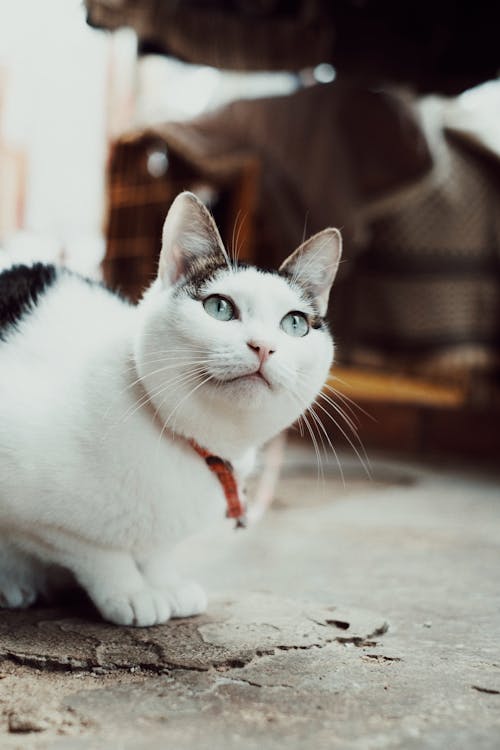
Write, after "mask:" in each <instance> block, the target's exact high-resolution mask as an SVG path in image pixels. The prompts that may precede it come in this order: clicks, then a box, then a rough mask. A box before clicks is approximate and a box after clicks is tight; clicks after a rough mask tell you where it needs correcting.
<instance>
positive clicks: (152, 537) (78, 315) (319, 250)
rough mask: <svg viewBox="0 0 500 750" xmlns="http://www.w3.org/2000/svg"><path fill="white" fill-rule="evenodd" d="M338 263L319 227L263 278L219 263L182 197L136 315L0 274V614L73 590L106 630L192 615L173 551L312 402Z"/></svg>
mask: <svg viewBox="0 0 500 750" xmlns="http://www.w3.org/2000/svg"><path fill="white" fill-rule="evenodd" d="M340 255H341V237H340V233H339V231H338V230H336V229H333V228H329V229H325V230H324V231H323V232H320V233H319V234H317V235H315V236H313V237H311V238H310V239H309V240H307V241H306V242H304V243H303V244H302V245H301V246H300V247H299V248H298V249H297V250H296V251H295V252H294V253H293V254H292V255H291V256H290V257H289V258H288V259H287V260H285V262H284V263H283V264H282V265H281V267H280V269H279V271H277V272H264V271H261V270H258V269H257V268H255V267H251V266H246V265H243V264H242V265H239V264H237V263H232V262H231V261H230V259H229V257H228V255H227V253H226V250H225V249H224V246H223V243H222V240H221V237H220V235H219V232H218V229H217V227H216V224H215V222H214V220H213V217H212V216H211V214H210V213H209V211H208V210H207V209H206V208H205V206H204V205H203V204H202V203H201V202H200V201H199V200H198V199H197V198H196V197H195V196H194V195H193V194H192V193H188V192H184V193H181V194H180V195H178V196H177V198H176V199H175V200H174V202H173V203H172V205H171V207H170V210H169V212H168V214H167V217H166V220H165V224H164V228H163V235H162V248H161V253H160V259H159V270H158V276H157V278H156V279H155V280H154V282H153V283H152V284H151V286H150V287H149V288H148V289H147V291H146V292H145V293H144V295H143V297H142V299H141V300H140V302H139V303H138V304H137V305H135V306H134V305H132V304H130V303H128V302H127V301H125V300H124V299H123V298H122V297H120V296H119V295H117V294H115V293H113V292H111V291H110V290H108V289H106V288H105V287H104V286H103V285H101V284H98V283H94V282H91V281H89V280H86V279H84V278H83V277H80V276H79V275H77V274H75V273H73V272H71V271H68V270H66V269H63V268H57V267H55V266H52V265H43V264H41V263H38V264H35V265H33V266H15V267H13V268H11V269H9V270H6V271H4V272H3V273H2V274H0V606H1V607H8V608H22V607H28V606H30V605H31V604H32V603H34V602H35V601H36V600H37V598H38V597H39V596H46V595H48V594H49V593H50V592H51V591H52V590H53V589H54V588H57V587H58V586H64V585H66V583H67V579H68V576H69V577H70V578H71V579H72V580H75V581H76V582H77V584H79V586H81V587H83V589H85V591H86V592H87V594H88V595H89V597H90V599H91V600H92V601H93V603H94V604H95V606H96V607H97V609H98V610H99V612H100V614H101V616H102V617H103V618H104V619H105V620H108V621H110V622H112V623H116V624H118V625H134V626H151V625H156V624H159V623H163V622H166V621H167V620H168V619H169V618H170V617H187V616H191V615H195V614H198V613H201V612H203V611H204V610H205V608H206V606H207V599H206V595H205V593H204V591H203V590H202V588H201V587H200V586H199V585H198V584H196V583H194V582H189V581H185V580H182V579H181V578H180V577H179V576H178V575H177V574H176V572H175V570H174V569H173V567H172V563H171V561H170V555H171V552H172V549H173V547H174V545H175V544H176V543H177V542H178V541H179V540H181V539H183V538H185V537H187V536H188V535H190V534H192V533H194V532H196V531H198V530H200V529H202V528H203V527H205V526H207V525H209V524H211V523H214V522H216V521H217V520H218V519H219V518H222V517H223V516H224V513H225V512H227V506H226V500H227V497H226V496H227V494H228V490H227V486H225V485H226V482H227V481H229V482H230V483H231V482H232V485H231V486H232V491H233V494H234V493H238V492H241V488H242V487H243V485H244V482H245V478H246V477H247V475H248V473H249V472H250V471H251V469H252V466H253V463H254V460H255V455H256V450H257V449H258V448H259V447H260V446H262V445H263V444H264V443H265V442H266V441H268V440H269V439H270V438H272V437H273V436H274V435H276V434H278V433H279V432H280V431H281V430H284V429H285V428H287V427H288V426H289V425H291V424H292V423H293V422H294V421H295V420H296V419H297V418H298V417H299V416H300V414H301V413H302V412H303V411H304V409H306V408H307V407H308V406H309V405H310V404H311V402H312V401H313V400H314V398H315V397H316V395H317V394H318V392H319V391H320V389H321V388H322V386H323V383H324V381H325V379H326V377H327V375H328V372H329V368H330V366H331V363H332V359H333V354H334V345H333V340H332V337H331V335H330V333H329V330H328V326H327V324H326V322H325V315H326V311H327V305H328V297H329V293H330V287H331V285H332V283H333V280H334V278H335V274H336V271H337V268H338V264H339V260H340ZM230 489H231V488H230ZM232 500H233V502H236V505H237V507H239V506H238V502H239V500H238V498H237V497H236V498H235V497H233V498H232ZM227 502H229V500H228V501H227ZM229 510H230V511H231V508H229ZM232 510H233V511H234V508H233V509H232ZM237 512H239V511H237ZM229 515H233V516H234V515H235V513H234V512H230V513H229Z"/></svg>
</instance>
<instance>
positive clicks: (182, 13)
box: [0, 0, 500, 460]
mask: <svg viewBox="0 0 500 750" xmlns="http://www.w3.org/2000/svg"><path fill="white" fill-rule="evenodd" d="M498 28H500V8H499V6H498V5H497V4H496V3H487V2H460V3H459V2H451V1H445V2H434V3H427V2H414V1H413V0H410V1H409V2H406V3H400V2H389V1H383V0H342V1H338V2H337V1H336V0H335V1H333V0H332V1H331V2H327V1H326V0H290V2H285V1H284V0H254V1H252V0H227V1H226V2H221V1H220V0H219V1H218V0H142V1H139V0H86V2H83V3H82V2H81V0H43V1H41V0H0V264H1V265H6V264H10V263H12V261H13V260H14V261H17V262H28V261H31V260H33V259H42V260H50V261H57V262H60V263H64V264H66V265H67V266H69V267H70V268H73V269H75V270H78V271H81V272H83V273H85V274H87V275H89V276H91V277H94V278H103V279H104V280H105V281H106V282H107V283H109V284H110V285H112V286H113V287H115V288H117V289H119V290H120V291H121V292H122V293H123V294H124V295H126V296H128V297H130V298H131V299H133V300H136V299H137V298H138V296H139V295H140V294H141V291H142V290H143V289H144V288H145V286H147V284H148V283H149V282H150V281H151V279H152V278H153V276H154V275H155V273H156V264H157V258H158V253H159V243H160V236H161V227H162V224H163V220H164V216H165V213H166V211H167V210H168V207H169V205H170V203H171V201H172V200H173V198H174V197H175V195H176V194H177V193H178V192H179V191H180V190H183V189H190V190H192V191H194V192H196V193H197V194H198V195H199V196H200V198H202V199H203V200H204V201H205V203H206V204H207V205H208V206H209V207H210V209H211V210H212V212H213V213H214V216H215V218H216V220H217V222H218V224H219V226H220V227H221V231H222V234H223V238H224V240H225V242H226V245H227V247H228V249H230V251H231V252H233V253H234V254H237V255H238V257H239V258H240V259H242V260H249V261H251V262H254V263H257V264H258V265H260V266H263V267H276V266H277V265H278V264H279V263H280V261H281V260H282V259H283V258H284V257H285V256H286V255H288V254H289V253H290V252H291V251H292V250H293V249H294V248H295V247H296V246H297V245H298V244H300V242H301V241H302V239H303V238H304V236H307V235H310V234H312V233H314V232H317V231H320V230H321V229H323V228H324V227H325V226H328V225H335V226H338V227H340V228H341V229H342V232H343V235H344V243H345V249H344V260H343V263H342V266H341V271H340V273H339V277H338V280H337V281H336V284H335V288H334V293H333V295H332V302H331V306H330V316H331V323H332V328H333V331H334V334H335V338H336V342H337V347H338V350H337V365H336V367H335V368H334V370H333V371H332V374H331V378H330V386H331V387H332V388H334V389H335V390H336V391H337V392H338V394H339V395H338V398H339V404H342V406H343V408H344V409H345V410H347V414H348V415H349V419H353V420H354V419H356V421H357V422H358V424H357V428H358V431H359V435H360V438H361V439H362V441H363V442H364V443H365V444H366V446H367V447H368V448H383V449H389V450H391V451H398V452H403V453H407V454H412V455H417V456H424V455H425V456H437V455H442V454H448V455H453V456H460V457H466V458H467V457H469V458H471V459H472V458H473V459H475V460H477V459H482V458H485V459H488V458H489V459H491V458H495V457H497V456H498V450H499V447H500V430H499V429H498V418H499V415H500V397H499V396H500V388H499V386H500V378H499V372H500V367H499V364H500V357H499V352H500V81H499V79H498V74H499V70H500V45H499V44H498V38H497V31H498ZM349 399H353V400H354V401H355V402H356V403H358V404H359V405H360V406H361V407H362V409H363V410H364V411H366V412H368V414H370V417H367V416H366V415H365V414H364V412H363V411H359V410H356V411H355V413H353V412H350V411H349V410H350V409H352V406H351V402H350V401H349ZM325 424H326V423H325ZM331 430H332V435H333V436H334V437H335V439H336V440H340V441H342V440H344V439H345V438H344V436H343V435H342V430H341V429H339V428H338V427H336V426H335V425H333V423H332V425H331ZM343 430H345V431H346V432H349V430H350V426H349V424H346V423H344V426H343Z"/></svg>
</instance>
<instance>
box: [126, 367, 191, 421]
mask: <svg viewBox="0 0 500 750" xmlns="http://www.w3.org/2000/svg"><path fill="white" fill-rule="evenodd" d="M203 372H205V370H204V368H202V367H199V368H197V369H196V371H194V370H192V371H189V372H188V373H183V374H182V375H178V376H177V377H174V378H171V379H170V380H166V381H164V382H163V383H162V384H161V386H160V387H159V388H158V389H157V390H156V391H147V390H145V392H144V394H143V395H142V396H141V397H140V398H139V399H138V400H137V401H135V402H134V403H133V404H132V406H130V407H129V408H128V409H127V411H126V412H125V414H124V415H122V417H121V420H122V421H126V420H128V419H130V418H131V417H132V416H133V415H134V414H135V413H136V412H137V411H138V410H139V409H141V408H142V407H143V406H145V405H146V404H147V403H148V402H149V401H152V400H153V399H155V398H157V397H158V396H159V395H160V394H161V393H163V392H164V391H165V390H167V389H169V388H171V387H172V386H173V385H176V386H180V385H181V384H184V382H190V381H191V380H193V379H194V378H196V377H199V375H200V374H202V373H203Z"/></svg>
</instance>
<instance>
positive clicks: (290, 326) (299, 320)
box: [280, 311, 309, 336]
mask: <svg viewBox="0 0 500 750" xmlns="http://www.w3.org/2000/svg"><path fill="white" fill-rule="evenodd" d="M280 326H281V328H282V329H283V330H284V331H285V333H288V335H289V336H305V335H306V333H308V331H309V322H308V320H307V318H306V316H305V315H304V313H301V312H295V311H293V312H289V313H287V314H286V315H285V317H284V318H283V320H282V321H281V323H280Z"/></svg>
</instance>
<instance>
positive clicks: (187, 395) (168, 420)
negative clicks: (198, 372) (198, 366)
mask: <svg viewBox="0 0 500 750" xmlns="http://www.w3.org/2000/svg"><path fill="white" fill-rule="evenodd" d="M210 380H213V375H209V376H208V377H206V378H205V379H204V380H202V381H201V382H200V383H198V385H196V386H195V387H194V388H192V389H191V390H190V391H189V392H188V393H186V395H185V396H183V397H182V398H181V400H180V401H179V403H178V404H177V405H176V407H175V408H174V409H173V410H172V411H171V412H170V414H169V415H168V417H167V418H166V419H165V421H164V425H163V427H162V430H161V433H160V438H159V439H160V440H161V437H162V435H163V432H164V431H165V429H166V427H167V425H168V424H169V422H170V420H171V418H172V417H173V415H174V414H175V412H176V411H178V410H179V408H180V407H181V406H182V404H183V403H184V402H185V401H186V399H188V398H190V397H191V396H192V395H193V393H195V391H197V390H198V388H201V387H202V386H203V385H205V384H206V383H208V382H209V381H210Z"/></svg>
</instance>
